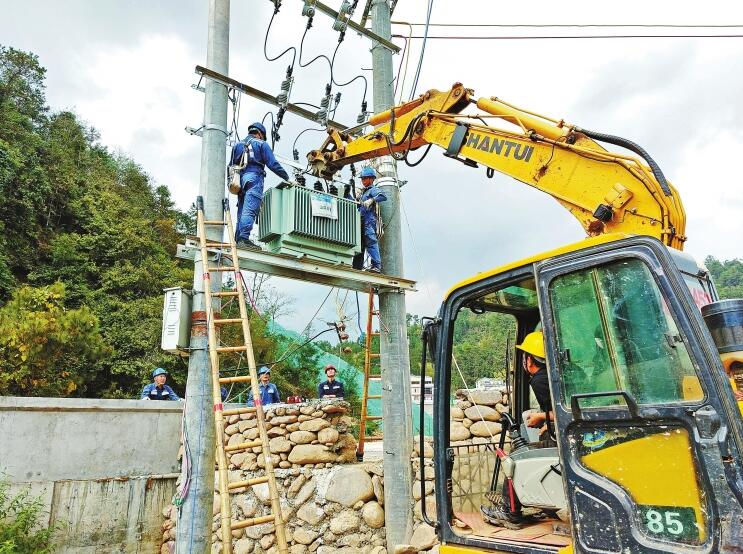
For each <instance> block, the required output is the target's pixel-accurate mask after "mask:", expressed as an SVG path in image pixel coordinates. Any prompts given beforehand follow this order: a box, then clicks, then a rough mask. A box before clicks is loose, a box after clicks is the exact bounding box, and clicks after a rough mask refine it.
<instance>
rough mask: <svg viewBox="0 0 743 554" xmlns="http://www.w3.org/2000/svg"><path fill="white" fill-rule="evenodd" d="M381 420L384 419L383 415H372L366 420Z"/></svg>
mask: <svg viewBox="0 0 743 554" xmlns="http://www.w3.org/2000/svg"><path fill="white" fill-rule="evenodd" d="M380 419H382V416H381V415H370V416H366V420H367V421H379V420H380Z"/></svg>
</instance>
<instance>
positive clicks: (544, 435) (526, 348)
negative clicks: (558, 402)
mask: <svg viewBox="0 0 743 554" xmlns="http://www.w3.org/2000/svg"><path fill="white" fill-rule="evenodd" d="M516 348H518V349H519V350H521V351H522V352H523V353H524V354H523V356H522V367H523V368H524V371H526V373H528V374H529V386H531V390H533V391H534V396H536V398H537V402H538V403H539V409H540V410H541V411H532V412H531V413H529V415H528V419H526V421H524V423H525V424H526V426H527V427H532V428H534V429H539V430H540V435H539V440H540V441H550V440H551V439H550V436H549V433H548V432H547V425H546V423H547V417H550V418H551V417H552V414H551V412H552V398H551V396H550V384H549V378H548V377H547V362H546V360H545V352H544V335H543V334H542V331H534V332H532V333H529V334H528V335H526V337H524V341H523V342H522V343H521V344H517V345H516Z"/></svg>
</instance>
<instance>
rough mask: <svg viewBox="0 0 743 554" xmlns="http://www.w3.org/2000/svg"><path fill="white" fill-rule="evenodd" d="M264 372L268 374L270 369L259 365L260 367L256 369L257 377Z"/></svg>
mask: <svg viewBox="0 0 743 554" xmlns="http://www.w3.org/2000/svg"><path fill="white" fill-rule="evenodd" d="M264 373H268V374H270V373H271V370H270V369H268V367H266V366H261V367H260V368H259V369H258V377H260V376H261V375H263V374H264Z"/></svg>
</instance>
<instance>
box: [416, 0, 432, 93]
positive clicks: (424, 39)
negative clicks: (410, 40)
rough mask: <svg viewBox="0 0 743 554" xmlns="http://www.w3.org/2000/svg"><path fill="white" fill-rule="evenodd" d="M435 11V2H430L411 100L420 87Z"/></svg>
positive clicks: (430, 0) (429, 0)
mask: <svg viewBox="0 0 743 554" xmlns="http://www.w3.org/2000/svg"><path fill="white" fill-rule="evenodd" d="M432 11H433V0H428V13H427V14H426V27H425V31H424V33H423V44H422V45H421V55H420V57H419V58H418V68H417V69H416V70H415V78H414V79H413V86H412V88H411V89H410V100H412V99H413V98H415V89H416V88H417V87H418V78H419V77H420V76H421V67H423V55H424V54H425V53H426V42H428V27H429V24H430V23H431V12H432Z"/></svg>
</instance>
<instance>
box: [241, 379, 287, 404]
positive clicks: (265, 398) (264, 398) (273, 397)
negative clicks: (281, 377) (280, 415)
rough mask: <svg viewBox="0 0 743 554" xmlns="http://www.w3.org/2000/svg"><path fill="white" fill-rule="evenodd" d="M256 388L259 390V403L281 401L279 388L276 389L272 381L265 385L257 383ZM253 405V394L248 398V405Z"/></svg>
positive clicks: (276, 402)
mask: <svg viewBox="0 0 743 554" xmlns="http://www.w3.org/2000/svg"><path fill="white" fill-rule="evenodd" d="M258 389H259V390H260V392H261V404H263V405H264V406H267V405H268V404H278V403H280V402H281V397H280V396H279V389H277V388H276V385H274V384H273V383H268V384H267V385H264V384H263V383H258ZM253 405H254V402H253V396H252V395H251V396H250V398H248V406H253Z"/></svg>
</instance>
